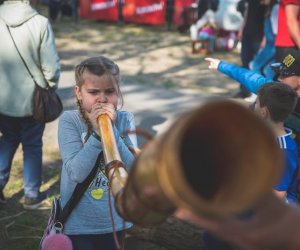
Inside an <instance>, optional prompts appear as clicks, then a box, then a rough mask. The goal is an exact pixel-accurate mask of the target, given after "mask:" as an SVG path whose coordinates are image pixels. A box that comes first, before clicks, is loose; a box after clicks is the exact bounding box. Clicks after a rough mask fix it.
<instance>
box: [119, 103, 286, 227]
mask: <svg viewBox="0 0 300 250" xmlns="http://www.w3.org/2000/svg"><path fill="white" fill-rule="evenodd" d="M282 166H283V159H282V155H281V151H280V149H279V146H278V144H277V142H276V137H275V135H274V134H273V131H271V129H270V127H269V126H268V125H267V124H266V123H265V122H264V121H263V120H262V119H261V118H260V117H258V116H257V115H256V114H254V113H253V112H252V111H250V110H249V109H248V108H246V107H244V106H242V105H241V104H238V103H235V102H232V101H226V100H218V101H216V100H215V101H210V102H207V103H205V104H204V105H202V106H201V107H199V108H197V109H195V110H192V111H190V112H187V113H185V114H183V115H181V116H180V118H179V119H178V120H177V121H175V122H174V123H173V125H172V126H171V127H170V129H169V130H168V131H167V132H166V133H164V134H163V135H161V136H158V137H156V138H155V139H154V140H152V141H151V142H150V143H148V145H147V146H146V147H145V148H144V149H143V150H142V152H141V153H140V155H139V156H138V158H137V159H136V161H135V162H134V165H133V168H132V170H131V171H130V174H129V176H128V180H127V182H126V185H125V186H124V189H120V192H119V193H118V194H117V195H116V196H115V206H116V209H117V211H118V212H119V214H120V215H121V216H122V217H123V218H125V219H126V220H129V221H133V222H135V223H137V224H140V225H153V224H158V223H160V222H162V221H163V220H164V219H165V218H166V217H167V216H169V215H171V214H172V213H173V211H174V210H175V208H176V207H185V208H188V209H190V210H191V211H193V212H194V213H196V214H199V215H202V216H203V215H204V216H215V217H222V216H228V215H233V214H237V213H241V212H244V211H245V210H247V209H249V208H251V207H252V206H254V205H255V204H256V203H257V202H259V200H261V199H263V198H264V197H265V196H266V195H267V194H268V193H269V192H270V191H271V190H272V187H273V186H274V185H275V184H276V182H277V181H278V179H279V177H280V174H281V171H282Z"/></svg>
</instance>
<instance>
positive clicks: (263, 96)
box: [257, 82, 298, 122]
mask: <svg viewBox="0 0 300 250" xmlns="http://www.w3.org/2000/svg"><path fill="white" fill-rule="evenodd" d="M257 98H258V100H259V103H260V107H267V109H268V111H269V113H270V116H271V119H272V121H274V122H283V121H284V120H285V119H286V118H287V116H288V115H289V114H290V113H291V112H293V110H294V109H295V106H296V103H297V100H298V96H297V93H296V91H294V90H293V89H292V88H291V87H290V86H288V85H287V84H284V83H279V82H270V83H267V84H264V85H262V86H261V87H260V88H259V90H258V93H257Z"/></svg>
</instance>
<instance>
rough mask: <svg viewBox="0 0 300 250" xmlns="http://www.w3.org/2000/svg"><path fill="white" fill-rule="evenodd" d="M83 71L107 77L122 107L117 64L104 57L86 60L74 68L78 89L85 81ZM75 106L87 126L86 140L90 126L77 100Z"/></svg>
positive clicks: (89, 132)
mask: <svg viewBox="0 0 300 250" xmlns="http://www.w3.org/2000/svg"><path fill="white" fill-rule="evenodd" d="M85 71H88V72H89V73H91V74H93V75H97V76H107V77H108V79H111V80H112V81H113V83H114V85H115V87H116V91H117V95H118V98H119V100H120V108H121V107H123V104H124V99H123V95H122V93H121V90H120V83H121V76H120V69H119V66H118V65H117V64H115V63H114V62H113V61H112V60H110V59H108V58H107V57H104V56H97V57H90V58H88V59H85V60H84V61H82V62H81V63H80V64H78V65H77V66H76V67H75V81H76V86H78V87H79V89H81V87H82V85H83V84H84V80H85V79H84V77H83V74H84V72H85ZM77 105H78V107H79V111H80V113H81V116H82V117H83V119H84V121H85V123H86V124H87V126H88V131H87V136H86V138H85V140H87V138H88V137H89V136H90V134H91V130H92V126H91V123H90V121H89V119H88V118H87V117H86V115H85V112H84V110H83V108H82V105H81V102H80V101H79V100H77Z"/></svg>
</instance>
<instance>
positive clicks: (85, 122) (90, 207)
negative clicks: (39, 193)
mask: <svg viewBox="0 0 300 250" xmlns="http://www.w3.org/2000/svg"><path fill="white" fill-rule="evenodd" d="M75 79H76V86H75V93H76V98H77V104H78V107H79V110H76V111H75V110H73V111H65V112H64V113H63V114H62V116H61V117H60V120H59V127H58V141H59V148H60V152H61V156H62V161H63V167H62V173H61V184H60V193H61V203H62V206H64V205H65V204H66V202H67V201H68V200H69V198H70V196H71V194H72V192H73V190H74V188H75V186H76V185H77V184H78V183H81V182H83V181H84V180H85V178H86V177H87V176H88V174H89V173H90V171H91V170H92V169H93V167H94V164H95V162H96V160H97V157H98V155H99V153H100V152H101V151H102V146H101V141H100V137H99V126H98V123H97V117H98V116H99V115H101V114H107V115H108V116H109V117H110V119H111V121H112V124H113V129H114V134H115V137H116V142H117V145H118V150H119V152H120V155H121V158H122V161H123V162H124V164H125V165H126V167H127V169H128V167H130V166H131V164H132V163H133V161H134V156H133V154H132V153H131V152H130V150H129V149H128V146H134V147H136V146H137V140H136V136H135V135H133V134H130V135H126V136H125V137H123V132H125V131H126V130H134V129H135V123H134V117H133V115H132V114H131V113H129V112H125V111H120V110H118V109H117V107H119V105H118V101H119V100H120V101H121V105H120V106H122V104H123V98H122V94H121V92H120V87H119V84H120V71H119V67H118V66H117V65H116V64H115V63H114V62H113V61H111V60H110V59H108V58H106V57H103V56H99V57H92V58H89V59H86V60H84V61H83V62H81V63H80V64H79V65H77V66H76V69H75ZM104 166H105V163H104V159H103V158H102V159H101V161H100V165H99V169H98V171H97V174H96V176H95V177H94V179H93V181H92V182H91V184H90V185H89V187H88V188H87V190H86V191H85V193H84V195H83V196H82V198H81V199H80V201H79V203H78V205H77V206H76V207H75V208H74V210H73V211H72V213H71V215H70V216H69V217H68V219H67V221H66V223H65V226H64V233H65V234H67V235H68V236H69V237H70V238H71V240H72V243H73V249H74V250H77V249H78V250H81V249H85V250H94V249H97V250H101V249H103V250H113V249H116V248H115V243H114V238H113V225H112V219H111V216H110V213H109V203H108V189H109V181H108V178H107V176H106V175H105V171H104ZM111 200H112V201H113V199H111ZM112 210H113V219H114V224H115V230H116V231H117V234H118V236H119V239H120V237H121V235H122V230H123V221H122V219H121V218H120V217H119V216H118V215H117V213H116V211H115V208H114V204H113V202H112ZM130 226H131V224H130V223H126V224H125V228H126V229H127V228H129V227H130Z"/></svg>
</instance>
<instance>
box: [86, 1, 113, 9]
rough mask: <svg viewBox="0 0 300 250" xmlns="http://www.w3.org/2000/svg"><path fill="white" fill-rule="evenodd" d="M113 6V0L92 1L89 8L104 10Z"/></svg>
mask: <svg viewBox="0 0 300 250" xmlns="http://www.w3.org/2000/svg"><path fill="white" fill-rule="evenodd" d="M114 6H115V1H114V0H113V1H110V2H104V3H92V5H91V10H93V11H95V10H104V9H109V8H112V7H114Z"/></svg>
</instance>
